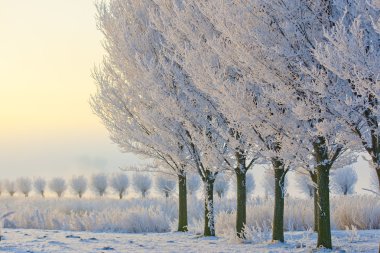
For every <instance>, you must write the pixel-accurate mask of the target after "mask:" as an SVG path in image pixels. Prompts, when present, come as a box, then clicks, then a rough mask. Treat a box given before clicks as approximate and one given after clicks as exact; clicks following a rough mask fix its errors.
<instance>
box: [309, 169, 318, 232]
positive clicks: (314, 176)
mask: <svg viewBox="0 0 380 253" xmlns="http://www.w3.org/2000/svg"><path fill="white" fill-rule="evenodd" d="M309 174H310V178H311V181H312V182H313V183H314V187H313V200H314V231H315V232H318V218H319V207H318V189H317V188H316V186H317V174H316V172H312V171H309Z"/></svg>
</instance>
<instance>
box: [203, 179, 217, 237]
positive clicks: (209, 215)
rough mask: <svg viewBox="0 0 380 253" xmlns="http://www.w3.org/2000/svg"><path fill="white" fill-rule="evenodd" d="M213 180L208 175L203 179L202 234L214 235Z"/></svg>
mask: <svg viewBox="0 0 380 253" xmlns="http://www.w3.org/2000/svg"><path fill="white" fill-rule="evenodd" d="M214 181H215V179H211V178H210V177H206V178H205V180H204V188H205V189H204V194H205V196H204V197H205V203H204V204H205V214H204V216H205V217H204V219H205V224H204V225H205V226H204V236H215V220H214V194H213V192H214Z"/></svg>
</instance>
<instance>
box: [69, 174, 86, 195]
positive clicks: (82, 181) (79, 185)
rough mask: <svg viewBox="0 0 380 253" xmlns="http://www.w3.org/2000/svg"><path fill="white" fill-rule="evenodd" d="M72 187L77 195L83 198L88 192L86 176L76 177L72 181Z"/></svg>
mask: <svg viewBox="0 0 380 253" xmlns="http://www.w3.org/2000/svg"><path fill="white" fill-rule="evenodd" d="M70 186H71V190H72V191H73V192H74V193H75V195H78V197H79V198H82V196H83V194H84V193H85V192H86V191H87V179H86V178H85V177H84V176H74V177H72V178H71V180H70Z"/></svg>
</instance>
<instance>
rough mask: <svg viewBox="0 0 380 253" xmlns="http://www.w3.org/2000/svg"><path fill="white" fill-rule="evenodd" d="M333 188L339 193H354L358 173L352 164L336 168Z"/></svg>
mask: <svg viewBox="0 0 380 253" xmlns="http://www.w3.org/2000/svg"><path fill="white" fill-rule="evenodd" d="M331 179H332V189H333V190H334V191H335V192H336V193H338V194H343V195H347V194H353V193H354V188H355V184H356V182H357V180H358V175H357V174H356V172H355V170H354V168H353V167H351V166H346V167H342V168H339V169H336V170H334V171H333V173H332V177H331Z"/></svg>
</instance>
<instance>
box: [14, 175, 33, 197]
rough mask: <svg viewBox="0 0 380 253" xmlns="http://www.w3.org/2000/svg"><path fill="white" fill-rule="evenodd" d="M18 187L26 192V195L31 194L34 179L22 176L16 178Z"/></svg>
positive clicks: (22, 191)
mask: <svg viewBox="0 0 380 253" xmlns="http://www.w3.org/2000/svg"><path fill="white" fill-rule="evenodd" d="M16 184H17V189H18V190H19V191H20V192H21V193H22V194H24V196H25V197H28V196H29V193H30V192H31V191H32V180H30V178H27V177H20V178H18V179H17V180H16Z"/></svg>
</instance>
